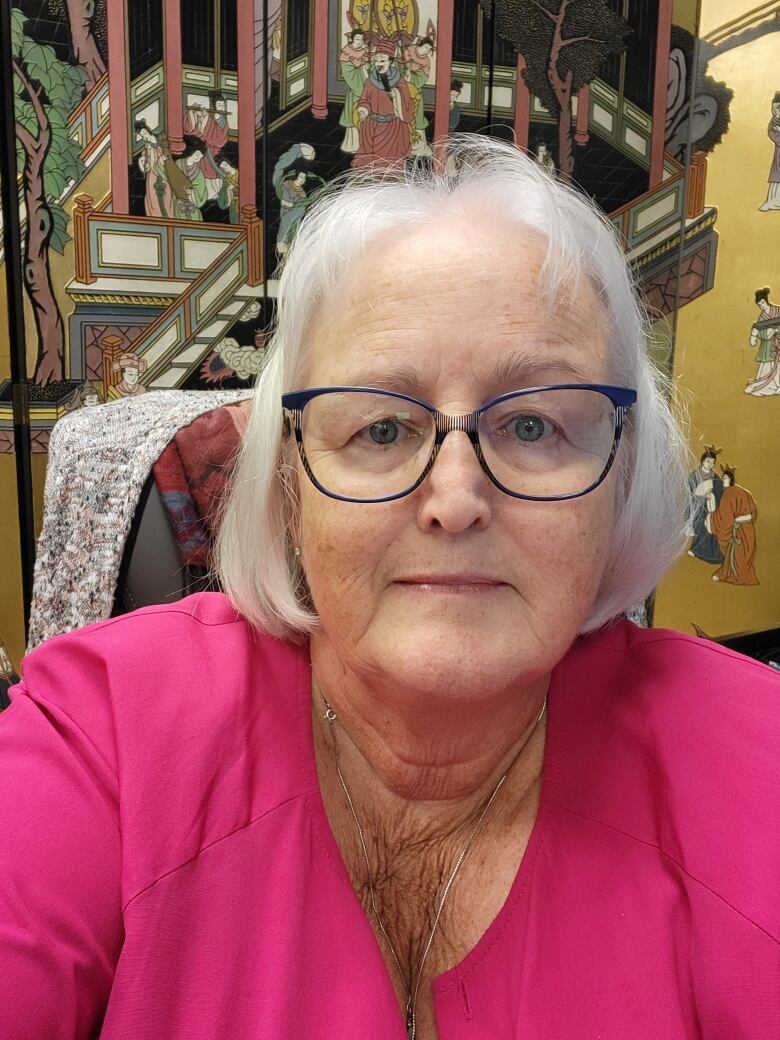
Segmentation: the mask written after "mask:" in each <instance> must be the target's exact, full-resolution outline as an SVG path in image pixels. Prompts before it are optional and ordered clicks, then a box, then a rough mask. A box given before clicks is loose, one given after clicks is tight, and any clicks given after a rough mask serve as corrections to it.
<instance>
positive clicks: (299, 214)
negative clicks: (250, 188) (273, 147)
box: [271, 143, 325, 258]
mask: <svg viewBox="0 0 780 1040" xmlns="http://www.w3.org/2000/svg"><path fill="white" fill-rule="evenodd" d="M314 157H315V151H314V148H312V146H311V145H310V144H297V143H296V144H294V145H291V146H290V147H289V148H287V149H286V150H285V151H284V152H282V154H281V155H280V156H279V158H278V159H277V160H276V165H275V166H274V172H273V175H272V178H271V179H272V181H273V185H274V190H275V191H276V194H277V197H278V199H279V207H280V209H279V230H278V231H277V234H276V252H277V254H278V256H279V257H280V258H281V257H283V256H284V255H285V254H286V253H287V250H288V249H289V248H290V245H291V243H292V240H293V238H295V232H296V231H297V230H298V225H299V224H300V222H301V220H302V219H303V215H304V213H305V212H306V210H307V209H308V207H309V206H310V205H311V204H312V202H313V201H314V199H315V198H316V193H317V191H318V190H319V189H320V188H322V187H324V185H325V181H324V180H323V179H322V177H318V176H317V175H316V174H315V173H312V172H311V163H312V162H313V160H314Z"/></svg>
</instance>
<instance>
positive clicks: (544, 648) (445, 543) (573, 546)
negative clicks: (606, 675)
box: [298, 219, 615, 697]
mask: <svg viewBox="0 0 780 1040" xmlns="http://www.w3.org/2000/svg"><path fill="white" fill-rule="evenodd" d="M481 224H482V226H480V222H479V220H478V219H474V220H473V221H465V220H462V221H456V220H454V219H451V220H450V221H449V222H447V223H445V224H443V225H442V226H440V227H438V228H437V229H436V230H434V231H431V230H430V229H427V228H426V229H424V230H420V231H419V232H415V233H407V234H405V235H404V236H403V237H400V238H399V237H392V238H391V237H389V236H388V237H385V238H383V239H381V240H376V241H375V242H374V243H373V245H372V246H371V247H370V248H369V251H368V252H367V253H366V255H365V256H364V257H363V258H362V260H360V261H359V262H357V263H356V264H355V269H354V271H353V272H352V274H351V278H350V281H349V283H348V286H347V291H346V296H345V298H344V299H343V300H340V301H334V303H333V304H332V305H331V307H330V309H325V310H324V311H323V312H322V313H321V314H320V315H319V317H318V319H317V320H316V322H315V323H314V325H313V327H312V329H311V336H310V340H309V353H308V355H307V357H306V360H305V362H304V372H303V375H302V378H301V379H300V380H299V381H298V385H299V386H300V387H306V386H327V385H362V386H377V385H378V386H381V387H383V388H387V389H393V388H395V389H402V390H405V391H406V392H407V393H410V394H412V395H413V396H415V397H419V398H421V399H423V400H426V401H428V402H430V403H431V404H433V405H435V406H436V407H437V408H439V409H441V410H442V411H444V412H447V413H450V414H458V413H463V412H469V411H471V410H472V409H474V408H477V407H478V406H479V405H481V404H483V403H484V402H486V401H487V400H489V399H490V398H492V397H495V396H497V395H499V394H502V393H505V392H509V391H511V390H515V389H520V388H523V387H529V386H538V385H541V384H545V383H570V382H574V383H577V382H595V383H609V382H610V381H614V373H612V372H611V370H610V364H609V358H608V350H607V333H606V324H605V316H604V312H603V309H602V305H601V304H600V302H599V300H598V298H597V295H596V293H595V291H594V290H593V289H592V288H591V287H590V286H589V284H587V283H586V282H585V281H584V280H583V285H582V287H581V289H580V291H579V293H578V294H577V295H576V296H575V297H574V298H573V299H572V300H570V301H566V302H565V303H564V304H561V305H559V306H557V307H556V308H555V309H554V310H552V311H551V310H548V308H547V306H546V305H545V303H544V302H543V299H542V296H541V294H540V290H539V285H538V273H539V267H540V264H541V262H542V259H543V256H544V244H543V242H542V240H541V239H540V238H539V237H538V236H536V235H535V234H534V233H532V232H528V231H525V230H523V229H511V228H510V229H507V228H501V227H500V226H497V225H488V226H486V225H485V221H484V219H482V221H481ZM500 368H503V370H504V374H503V375H499V369H500ZM510 369H511V373H510V372H509V370H510ZM402 377H404V379H403V384H401V383H400V381H399V380H400V379H401V378H402ZM614 480H615V470H614V469H613V471H612V473H611V474H610V476H609V477H608V478H607V480H606V481H605V482H604V483H603V484H602V485H601V486H600V487H599V488H597V489H596V490H595V491H593V492H591V493H590V494H588V495H586V496H584V497H581V498H577V499H570V500H568V501H559V502H555V501H553V502H531V501H524V500H520V499H515V498H511V497H510V496H508V495H505V494H504V493H503V492H501V491H500V490H499V489H498V488H496V487H495V486H494V485H493V484H492V483H491V482H490V481H489V479H488V477H487V476H486V474H485V473H484V472H483V470H482V469H481V467H480V464H479V462H478V460H477V458H476V455H475V453H474V450H473V448H472V446H471V444H470V442H469V440H468V438H467V437H466V435H465V434H464V433H461V432H455V433H450V434H449V435H448V436H447V438H446V440H445V442H444V444H443V446H442V448H441V451H440V453H439V455H438V457H437V460H436V462H435V464H434V466H433V469H432V470H431V472H430V473H429V474H428V476H427V477H426V479H425V480H424V482H423V483H422V484H421V486H420V487H419V488H417V490H416V491H414V492H413V493H412V494H410V495H408V496H407V497H405V498H401V499H398V500H396V501H393V502H386V503H368V504H355V503H346V502H340V501H337V500H334V499H330V498H328V497H326V496H324V495H323V494H321V493H320V492H319V491H318V490H317V489H316V488H315V487H314V486H313V485H312V484H311V482H310V481H309V480H308V479H307V477H306V476H305V474H304V473H303V470H302V468H301V466H300V464H298V483H299V489H300V504H301V521H300V522H301V530H300V538H301V545H302V562H303V565H304V569H305V572H306V576H307V580H308V584H309V588H310V590H311V594H312V597H313V601H314V605H315V608H316V610H317V612H318V613H319V615H320V618H321V626H320V628H319V630H318V632H317V634H316V635H315V636H314V640H315V641H320V644H322V641H323V640H324V641H326V642H327V643H328V644H329V646H330V649H331V650H332V651H335V653H336V654H337V656H338V657H339V658H340V659H341V660H342V661H344V663H345V664H347V665H348V666H350V667H354V668H356V669H358V670H359V671H362V672H364V673H366V674H370V673H371V672H372V671H373V670H375V669H380V670H382V671H384V672H385V673H387V672H388V671H389V672H392V673H394V674H395V675H397V676H398V678H399V680H402V681H408V682H411V683H413V684H417V685H421V686H422V687H424V688H425V690H426V691H427V692H428V693H429V694H430V695H431V696H435V695H437V694H438V695H441V696H443V697H453V696H472V695H473V696H478V694H479V690H480V689H481V688H486V687H488V686H493V687H495V686H496V684H499V685H501V684H506V683H510V682H516V681H518V680H519V679H521V678H522V677H525V678H526V679H528V680H531V679H533V678H537V677H539V676H541V675H543V674H545V673H546V672H547V671H548V670H549V669H550V668H551V667H553V666H554V664H555V663H556V662H557V661H558V660H559V659H560V657H561V656H562V655H563V654H564V653H565V651H566V649H567V648H568V645H569V643H570V642H571V641H572V639H574V638H575V636H576V635H577V633H578V632H579V630H580V627H581V625H582V623H583V621H584V620H585V618H586V617H587V615H588V613H589V610H590V607H591V604H592V601H593V599H594V596H595V595H596V592H597V590H598V587H599V583H600V581H601V577H602V573H603V571H604V569H605V567H606V566H608V560H607V545H608V541H609V537H610V530H611V525H612V519H613V506H614V499H615V496H614ZM426 579H428V580H426Z"/></svg>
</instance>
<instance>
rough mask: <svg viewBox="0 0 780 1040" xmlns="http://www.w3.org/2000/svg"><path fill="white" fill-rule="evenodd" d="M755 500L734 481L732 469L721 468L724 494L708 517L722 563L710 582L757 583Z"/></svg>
mask: <svg viewBox="0 0 780 1040" xmlns="http://www.w3.org/2000/svg"><path fill="white" fill-rule="evenodd" d="M757 517H758V510H757V509H756V501H755V499H754V498H753V496H752V495H751V494H750V492H749V491H747V490H746V489H745V488H743V487H740V486H739V484H737V482H736V474H735V472H734V470H733V469H732V468H731V467H729V466H725V467H724V468H723V494H722V495H721V498H720V502H719V503H718V508H717V509H716V510H715V512H714V513H713V514H712V516H711V517H710V518H709V522H710V527H711V528H712V533H713V534H714V535H715V537H716V538H717V539H718V545H719V546H720V551H721V552H722V553H723V563H722V564H721V565H720V568H719V569H718V570H717V571H716V572H715V574H713V575H712V580H713V581H725V582H728V584H730V585H758V584H759V581H758V578H757V576H756V571H755V568H754V566H753V564H754V562H755V559H756V527H755V523H756V518H757Z"/></svg>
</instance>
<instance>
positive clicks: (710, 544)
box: [687, 445, 723, 563]
mask: <svg viewBox="0 0 780 1040" xmlns="http://www.w3.org/2000/svg"><path fill="white" fill-rule="evenodd" d="M719 453H720V451H719V449H718V448H715V447H714V446H712V445H707V447H706V448H705V451H704V454H703V455H702V457H701V460H700V465H699V468H698V469H695V470H694V471H693V473H691V475H690V476H689V478H688V482H689V485H690V489H691V493H692V495H693V497H694V500H695V503H696V507H695V512H694V514H693V522H692V526H691V528H690V529H689V530H688V532H687V533H688V535H689V537H690V538H691V539H692V541H691V544H690V546H689V548H688V555H689V556H695V557H696V559H697V560H703V561H704V562H705V563H722V562H723V553H722V552H721V549H720V546H719V545H718V539H717V538H716V537H715V535H714V534H713V533H712V531H711V530H710V526H709V522H708V521H709V518H710V516H711V515H712V514H713V513H714V512H715V510H716V509H717V508H718V505H719V503H720V496H721V495H722V494H723V481H722V480H721V479H720V477H719V476H718V474H717V473H716V472H715V461H716V459H717V457H718V455H719Z"/></svg>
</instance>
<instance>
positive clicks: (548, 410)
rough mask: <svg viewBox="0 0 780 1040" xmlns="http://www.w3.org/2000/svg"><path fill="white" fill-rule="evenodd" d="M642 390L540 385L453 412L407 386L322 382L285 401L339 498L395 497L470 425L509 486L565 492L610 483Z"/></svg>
mask: <svg viewBox="0 0 780 1040" xmlns="http://www.w3.org/2000/svg"><path fill="white" fill-rule="evenodd" d="M636 399H637V395H636V391H635V390H629V389H626V388H624V387H618V386H601V385H599V384H591V383H576V384H575V383H572V384H565V385H561V386H535V387H530V388H529V389H527V390H516V391H514V392H513V393H509V394H503V395H502V396H501V397H496V398H494V399H493V400H491V401H488V402H487V403H486V404H483V405H482V406H481V407H480V408H478V409H477V410H476V411H474V412H468V413H467V414H464V415H445V414H444V413H443V412H440V411H439V410H438V409H436V408H434V407H433V406H432V405H430V404H427V403H426V402H425V401H419V400H417V398H415V397H409V396H408V395H407V394H402V393H392V392H389V391H386V390H377V389H372V388H371V387H365V386H322V387H315V388H312V389H310V390H296V391H294V392H292V393H289V394H284V395H283V396H282V408H283V410H284V413H285V417H286V421H287V422H288V423H289V426H288V429H290V428H291V429H292V430H294V432H295V440H296V443H297V445H298V452H299V454H300V457H301V462H302V463H303V467H304V469H305V470H306V473H307V474H308V476H309V479H310V480H311V482H312V483H313V484H314V486H315V487H316V488H318V490H320V491H321V492H322V493H323V494H324V495H328V496H329V497H330V498H336V499H339V500H340V501H343V502H391V501H393V500H394V499H396V498H403V497H404V495H409V494H411V493H412V491H414V490H415V489H416V488H417V487H419V486H420V484H421V483H422V481H423V480H424V479H425V477H426V476H427V475H428V473H429V472H430V471H431V468H432V466H433V464H434V462H435V461H436V456H437V455H438V453H439V451H440V449H441V446H442V444H443V443H444V438H445V437H446V436H447V434H448V433H452V432H454V431H461V432H463V433H465V434H466V436H467V437H468V438H469V440H470V441H471V444H472V447H473V448H474V451H475V453H476V456H477V458H478V459H479V462H480V465H481V466H482V469H483V470H484V471H485V473H486V474H487V476H488V477H489V478H490V480H491V481H492V482H493V484H495V486H496V487H497V488H499V489H500V490H501V491H503V492H504V493H505V494H507V495H511V496H512V497H513V498H522V499H530V500H532V501H540V502H556V501H560V500H562V499H568V498H579V497H580V496H581V495H587V494H588V492H590V491H593V489H594V488H597V487H598V486H599V484H601V482H602V481H603V480H604V478H605V477H606V475H607V473H609V470H610V468H611V466H612V463H613V462H614V460H615V455H616V454H617V449H618V444H619V443H620V436H621V433H622V432H623V424H624V419H625V416H626V413H627V411H628V409H629V408H631V407H632V405H634V404H636Z"/></svg>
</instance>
